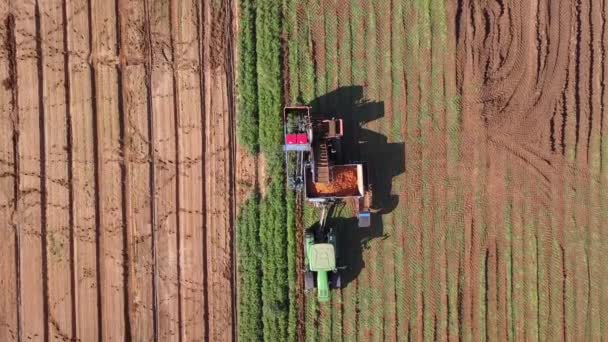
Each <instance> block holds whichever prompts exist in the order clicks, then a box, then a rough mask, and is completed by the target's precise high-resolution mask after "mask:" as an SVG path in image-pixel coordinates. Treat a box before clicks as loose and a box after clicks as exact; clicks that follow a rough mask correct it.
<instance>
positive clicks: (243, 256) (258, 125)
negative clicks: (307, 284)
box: [237, 0, 296, 341]
mask: <svg viewBox="0 0 608 342" xmlns="http://www.w3.org/2000/svg"><path fill="white" fill-rule="evenodd" d="M281 10H282V8H281V6H277V4H276V2H275V1H271V0H265V1H252V0H241V1H240V31H239V69H238V70H239V79H238V87H239V104H238V108H239V113H238V139H239V143H240V144H241V145H242V146H243V147H244V148H245V149H246V150H247V151H249V152H251V153H254V154H255V153H258V152H261V153H262V154H263V155H264V158H260V160H265V162H266V164H267V165H266V168H265V169H266V177H267V180H263V184H260V186H261V187H264V188H265V190H266V191H265V192H264V193H265V196H264V197H260V196H259V194H257V189H256V190H255V192H256V193H254V194H253V196H252V197H251V198H250V199H249V200H248V201H247V202H246V203H245V204H244V205H243V207H242V208H241V213H240V217H239V220H238V222H237V225H238V227H237V234H238V237H237V241H238V242H239V243H238V245H237V249H238V260H239V279H240V281H239V308H238V314H239V322H240V323H239V328H238V329H239V339H240V340H242V341H259V340H262V339H263V340H268V341H287V340H294V339H295V321H296V307H295V291H296V287H295V257H294V251H295V244H294V236H295V234H294V232H295V231H294V227H295V224H294V223H295V218H294V212H295V210H294V203H295V200H294V195H293V194H292V193H288V192H286V189H285V175H284V173H285V167H284V163H283V157H282V152H281V137H282V122H281V110H282V108H281V105H282V103H281V99H282V93H283V89H282V82H281V61H280V53H281V46H280V34H281V27H282V20H281Z"/></svg>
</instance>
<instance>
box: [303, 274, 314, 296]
mask: <svg viewBox="0 0 608 342" xmlns="http://www.w3.org/2000/svg"><path fill="white" fill-rule="evenodd" d="M314 288H315V274H314V273H312V272H311V271H306V273H305V274H304V292H308V291H311V290H312V289H314Z"/></svg>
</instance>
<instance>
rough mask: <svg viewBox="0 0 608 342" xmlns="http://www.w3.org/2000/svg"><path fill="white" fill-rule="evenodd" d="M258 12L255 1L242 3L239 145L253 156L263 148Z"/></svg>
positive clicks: (246, 0)
mask: <svg viewBox="0 0 608 342" xmlns="http://www.w3.org/2000/svg"><path fill="white" fill-rule="evenodd" d="M255 13H256V6H255V1H253V0H241V1H240V29H239V39H238V42H239V66H238V71H239V72H238V96H239V98H238V108H239V115H238V120H237V134H238V139H239V143H240V144H241V145H242V146H243V147H245V149H246V150H247V151H248V152H249V153H252V154H253V153H256V152H257V151H258V149H259V143H258V136H259V125H258V80H257V72H256V68H257V54H256V25H255Z"/></svg>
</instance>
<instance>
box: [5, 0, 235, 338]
mask: <svg viewBox="0 0 608 342" xmlns="http://www.w3.org/2000/svg"><path fill="white" fill-rule="evenodd" d="M0 21H1V23H0V41H1V44H2V45H1V48H0V81H1V82H2V83H1V86H0V241H1V243H0V244H1V246H0V288H1V291H0V341H30V340H32V341H49V340H53V341H55V340H64V341H68V340H69V341H77V340H78V341H152V340H154V341H178V340H179V341H182V340H184V341H201V340H208V341H230V340H233V338H234V333H233V332H234V328H235V321H234V320H235V317H236V315H235V314H234V310H235V302H234V300H233V299H234V290H233V289H234V283H235V282H234V277H233V257H232V253H233V248H232V245H233V239H232V226H233V222H232V221H233V216H234V215H233V212H234V206H235V204H234V203H235V202H234V201H235V189H234V182H233V180H234V169H235V167H234V165H235V156H234V142H233V141H234V140H233V137H234V124H233V123H234V118H233V117H234V106H233V71H232V70H233V64H232V63H233V57H232V55H233V49H232V45H233V43H232V41H233V36H232V33H233V4H232V2H231V1H205V2H200V1H194V0H192V1H186V0H184V1H181V0H172V1H165V0H116V1H105V0H44V1H42V0H39V1H38V0H37V1H18V0H4V1H1V2H0Z"/></svg>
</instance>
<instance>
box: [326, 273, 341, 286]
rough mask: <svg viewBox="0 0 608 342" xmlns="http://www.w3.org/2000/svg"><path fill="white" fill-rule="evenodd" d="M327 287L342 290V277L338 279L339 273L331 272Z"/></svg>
mask: <svg viewBox="0 0 608 342" xmlns="http://www.w3.org/2000/svg"><path fill="white" fill-rule="evenodd" d="M329 286H330V287H331V288H332V289H340V288H342V277H340V272H331V273H330V274H329Z"/></svg>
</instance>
